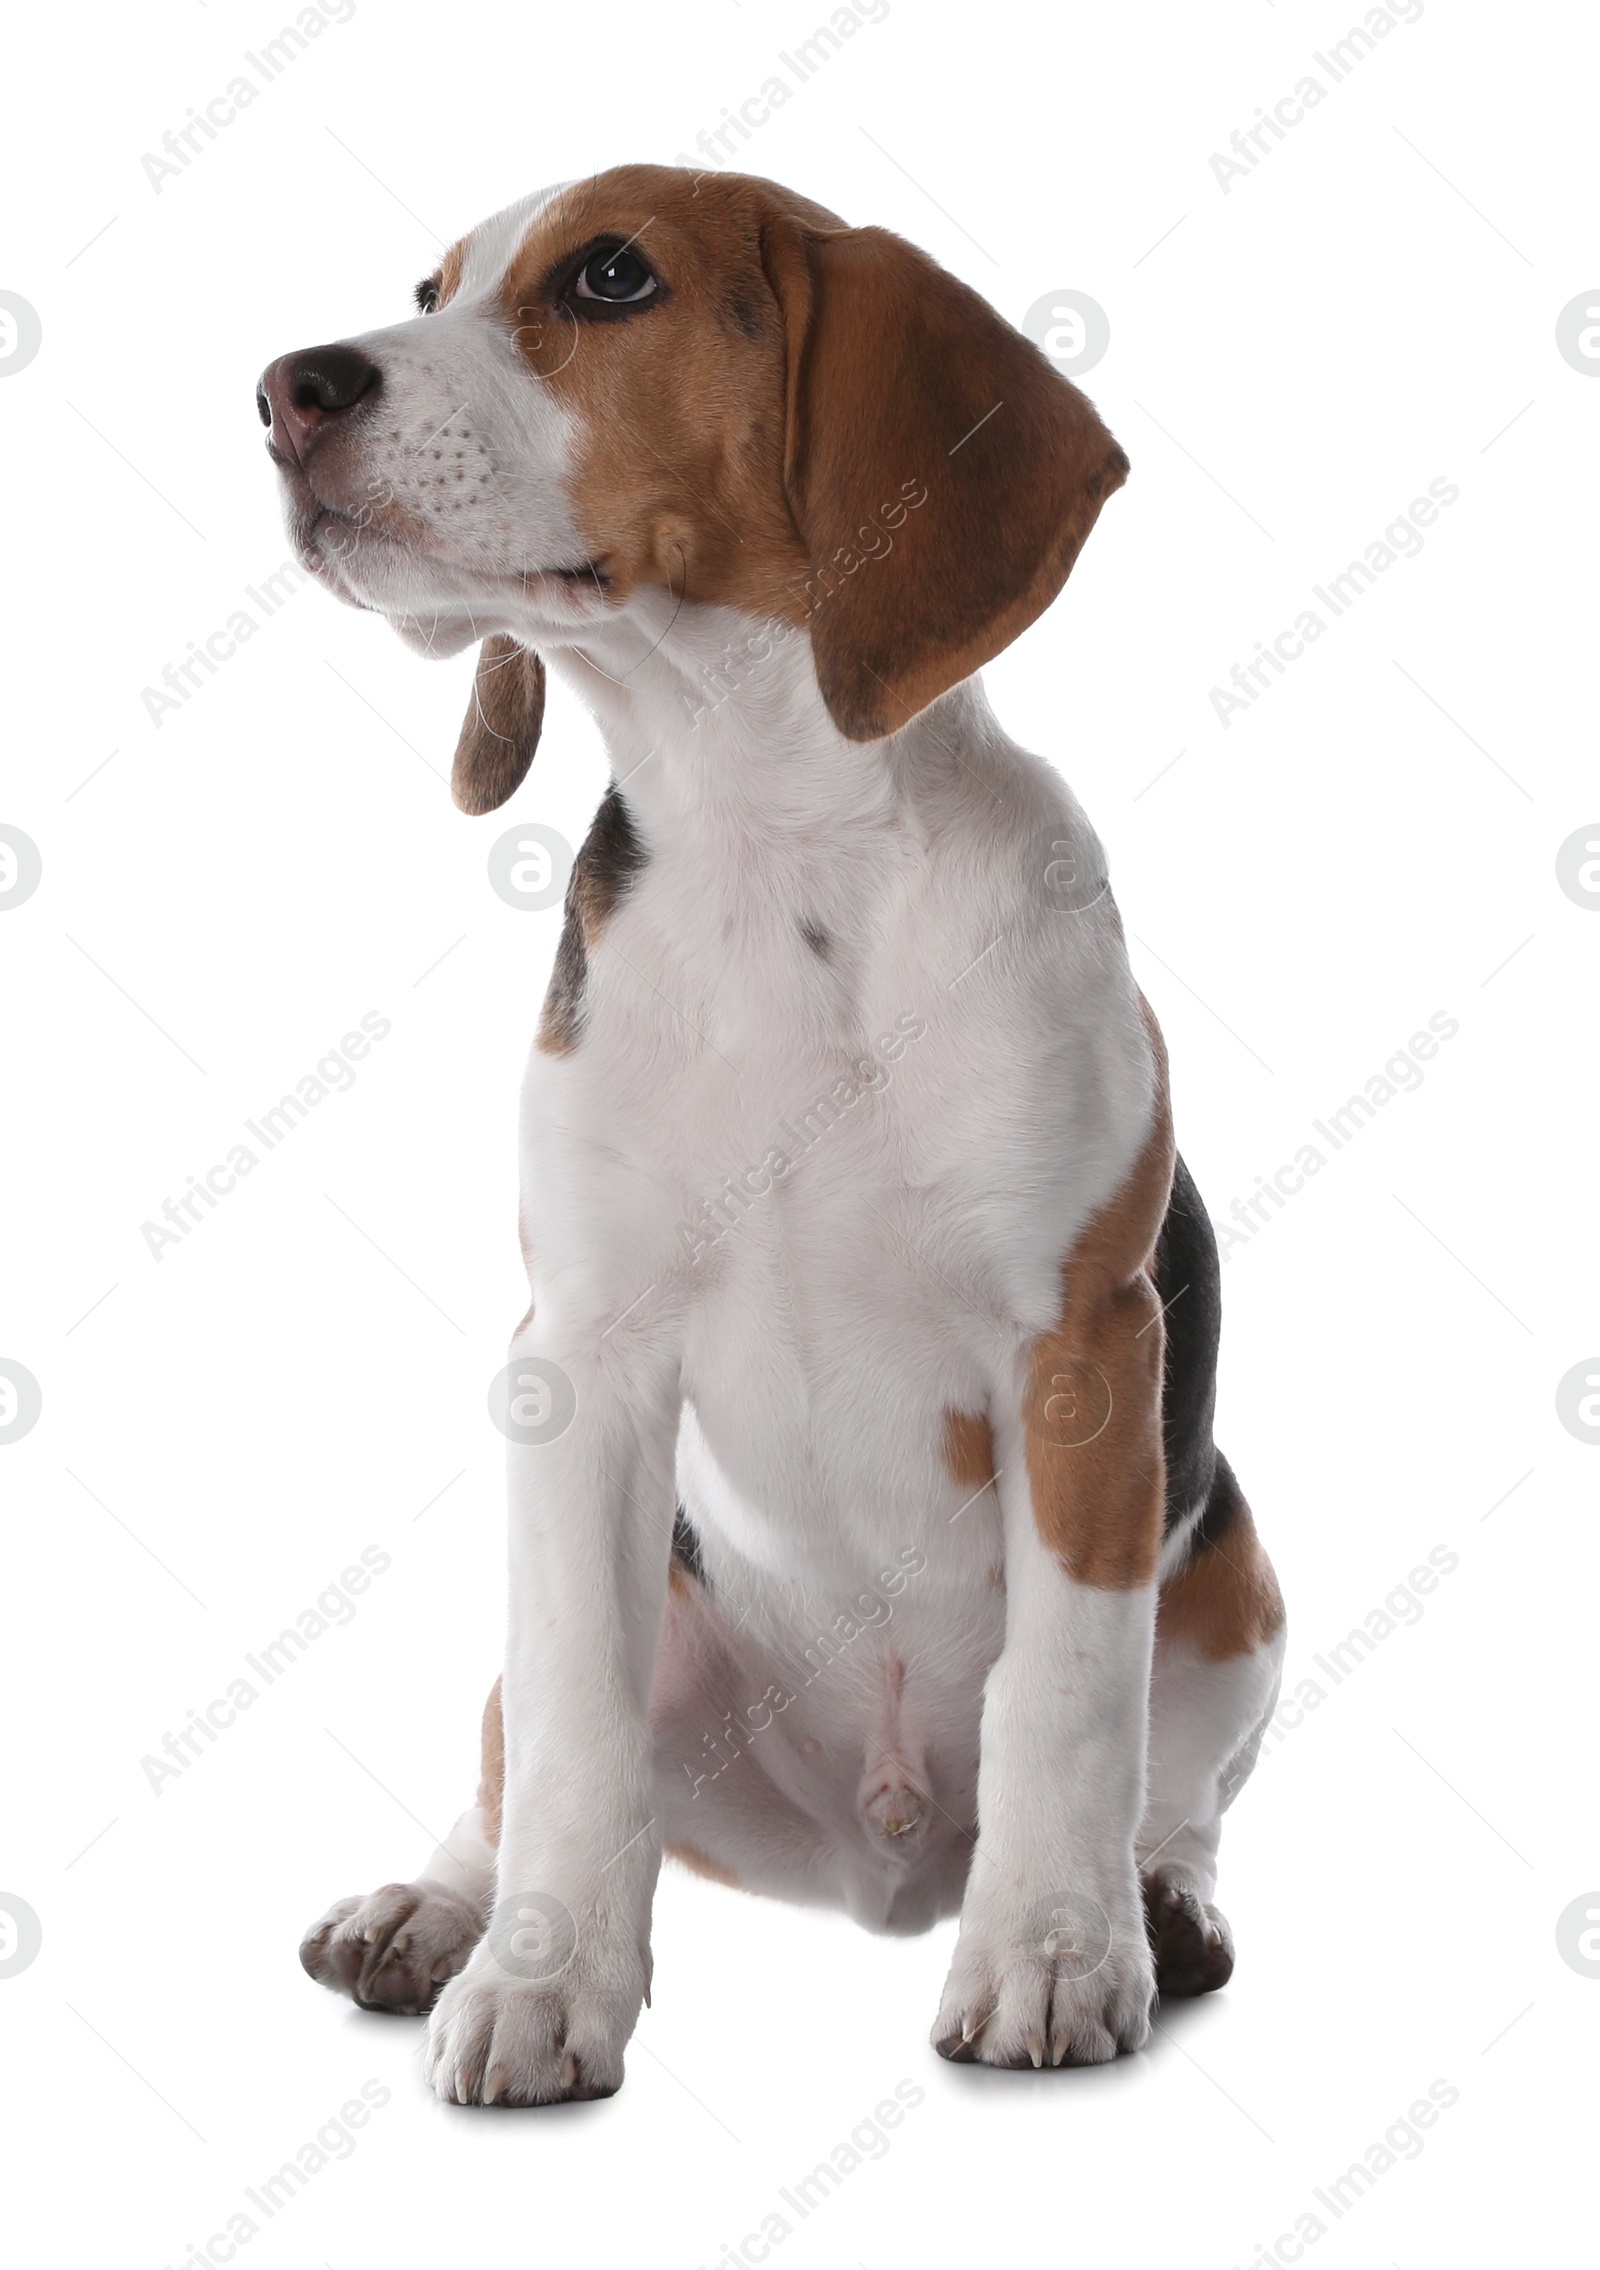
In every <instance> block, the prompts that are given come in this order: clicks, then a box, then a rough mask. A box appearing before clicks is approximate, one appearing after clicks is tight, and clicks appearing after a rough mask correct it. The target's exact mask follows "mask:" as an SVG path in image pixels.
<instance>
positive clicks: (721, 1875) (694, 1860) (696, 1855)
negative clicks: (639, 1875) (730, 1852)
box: [666, 1844, 744, 1892]
mask: <svg viewBox="0 0 1600 2270" xmlns="http://www.w3.org/2000/svg"><path fill="white" fill-rule="evenodd" d="M666 1853H667V1858H668V1859H669V1860H676V1861H677V1862H678V1864H679V1866H680V1867H683V1868H689V1869H692V1870H693V1871H694V1873H695V1875H697V1876H704V1877H706V1878H707V1879H708V1880H709V1881H710V1882H711V1883H713V1884H726V1885H727V1886H728V1889H729V1890H730V1891H734V1892H742V1891H743V1890H744V1886H743V1885H742V1884H741V1883H740V1881H739V1879H738V1877H737V1876H736V1875H735V1874H734V1872H733V1870H732V1869H731V1868H725V1867H724V1866H723V1864H722V1862H721V1861H720V1860H713V1859H712V1857H711V1855H710V1853H709V1852H702V1851H701V1850H700V1848H699V1846H698V1845H694V1844H669V1845H668V1846H667V1847H666Z"/></svg>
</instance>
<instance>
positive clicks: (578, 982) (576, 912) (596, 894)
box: [539, 787, 649, 1055]
mask: <svg viewBox="0 0 1600 2270" xmlns="http://www.w3.org/2000/svg"><path fill="white" fill-rule="evenodd" d="M648 860H649V854H648V852H647V851H646V850H645V847H644V845H643V844H642V843H641V842H640V840H639V838H638V836H637V835H636V834H635V833H634V826H633V821H632V819H631V817H630V816H629V812H628V807H627V805H626V804H625V803H624V802H623V799H622V795H621V792H620V791H619V790H618V789H617V788H615V787H612V788H608V789H607V790H606V792H605V794H604V796H603V797H602V798H601V799H600V807H599V810H598V811H597V812H596V813H595V816H594V820H593V823H592V824H591V826H590V829H589V833H588V834H587V835H586V836H585V837H584V839H583V849H582V850H581V851H580V852H579V853H578V856H577V858H576V859H575V860H574V861H573V862H572V873H571V876H570V877H569V878H568V882H567V896H566V901H565V905H566V919H565V921H564V922H563V923H562V926H561V943H560V945H559V946H557V948H556V958H555V961H554V963H553V964H552V966H551V970H550V987H549V991H548V992H547V993H546V994H545V997H544V1012H543V1015H542V1016H541V1017H540V1020H539V1039H540V1042H541V1044H542V1045H543V1046H544V1047H545V1048H547V1049H551V1050H553V1051H554V1052H555V1053H556V1054H557V1055H565V1054H566V1052H567V1051H568V1050H569V1049H573V1048H576V1047H577V1045H578V1040H579V1036H580V1035H581V1033H582V1031H583V992H584V986H585V984H586V983H587V981H588V976H589V945H590V943H591V942H592V941H593V940H595V939H597V938H598V937H599V935H600V933H601V931H602V930H603V929H604V927H605V923H606V918H607V916H608V915H609V914H610V913H611V911H612V909H613V908H614V907H615V906H616V904H617V902H618V900H619V899H621V898H622V897H623V896H624V895H625V894H626V893H627V892H628V891H629V890H631V889H632V887H633V879H634V877H635V875H637V874H638V872H639V870H640V868H641V867H643V866H645V865H646V864H647V863H648Z"/></svg>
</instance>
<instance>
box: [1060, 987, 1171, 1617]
mask: <svg viewBox="0 0 1600 2270" xmlns="http://www.w3.org/2000/svg"><path fill="white" fill-rule="evenodd" d="M1144 1014H1145V1022H1146V1026H1147V1029H1148V1031H1149V1034H1150V1041H1151V1047H1152V1050H1153V1053H1154V1058H1155V1068H1156V1080H1157V1088H1156V1099H1155V1109H1154V1114H1153V1117H1152V1120H1151V1125H1150V1131H1149V1133H1148V1135H1147V1136H1146V1138H1145V1142H1144V1146H1143V1148H1142V1150H1141V1151H1140V1153H1139V1157H1138V1159H1137V1160H1136V1161H1135V1164H1134V1167H1133V1171H1132V1173H1131V1174H1130V1175H1129V1176H1128V1179H1127V1181H1126V1182H1125V1183H1124V1184H1123V1185H1122V1188H1121V1189H1120V1190H1119V1191H1118V1192H1117V1193H1116V1195H1115V1196H1114V1197H1113V1198H1112V1199H1111V1200H1110V1202H1109V1203H1108V1204H1107V1205H1105V1206H1103V1207H1101V1209H1100V1211H1099V1212H1098V1213H1097V1214H1096V1215H1095V1216H1094V1217H1093V1219H1092V1220H1091V1221H1090V1222H1089V1223H1088V1225H1087V1227H1086V1228H1085V1229H1084V1231H1083V1232H1082V1234H1081V1236H1080V1237H1079V1238H1078V1240H1077V1243H1076V1244H1075V1245H1074V1246H1073V1248H1072V1251H1071V1252H1070V1253H1069V1254H1068V1255H1067V1258H1066V1262H1065V1264H1064V1267H1063V1271H1062V1278H1063V1297H1062V1310H1061V1318H1060V1321H1059V1323H1057V1324H1056V1325H1054V1326H1053V1327H1052V1329H1051V1330H1050V1331H1048V1332H1046V1333H1044V1334H1042V1335H1041V1337H1040V1339H1039V1341H1038V1343H1037V1345H1036V1347H1035V1350H1034V1356H1033V1365H1032V1378H1031V1381H1030V1384H1029V1389H1028V1394H1027V1398H1026V1402H1025V1405H1024V1411H1023V1417H1024V1421H1025V1428H1026V1441H1027V1459H1028V1475H1029V1480H1030V1482H1031V1484H1032V1491H1033V1514H1034V1520H1035V1521H1036V1522H1037V1524H1038V1528H1039V1534H1040V1536H1041V1537H1042V1538H1043V1539H1044V1541H1045V1543H1046V1544H1047V1545H1048V1546H1049V1547H1050V1549H1051V1551H1052V1552H1054V1553H1055V1554H1056V1555H1057V1556H1058V1557H1059V1559H1060V1561H1061V1564H1062V1566H1063V1567H1064V1568H1065V1569H1066V1570H1067V1573H1068V1574H1069V1575H1070V1576H1073V1577H1075V1578H1076V1579H1077V1580H1078V1582H1079V1583H1080V1584H1092V1585H1095V1586H1097V1587H1100V1588H1101V1589H1104V1590H1110V1591H1126V1590H1129V1589H1131V1588H1132V1587H1134V1586H1136V1585H1142V1584H1148V1583H1150V1581H1151V1579H1152V1578H1153V1577H1154V1575H1155V1570H1156V1562H1157V1560H1158V1558H1159V1555H1160V1551H1161V1531H1162V1522H1163V1517H1164V1513H1165V1492H1166V1477H1165V1463H1164V1459H1163V1456H1162V1448H1161V1371H1162V1357H1163V1353H1164V1340H1163V1335H1162V1328H1161V1302H1160V1300H1159V1298H1158V1296H1157V1293H1156V1289H1155V1286H1154V1284H1153V1283H1152V1281H1151V1273H1150V1272H1151V1261H1152V1257H1153V1255H1154V1252H1155V1245H1156V1239H1157V1238H1158V1236H1159V1235H1160V1232H1161V1224H1162V1221H1163V1218H1164V1217H1165V1214H1166V1210H1167V1201H1168V1197H1169V1195H1170V1193H1171V1189H1172V1170H1173V1160H1174V1158H1175V1155H1176V1153H1175V1149H1174V1145H1173V1139H1172V1114H1171V1109H1170V1106H1169V1103H1168V1097H1167V1060H1166V1049H1165V1047H1164V1045H1163V1043H1162V1039H1161V1034H1160V1030H1159V1028H1158V1027H1157V1025H1156V1022H1155V1019H1154V1018H1153V1017H1152V1016H1151V1015H1150V1012H1149V1010H1148V1009H1146V1010H1145V1012H1144ZM1091 1430H1093V1431H1091Z"/></svg>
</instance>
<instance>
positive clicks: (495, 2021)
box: [424, 1898, 649, 2105]
mask: <svg viewBox="0 0 1600 2270" xmlns="http://www.w3.org/2000/svg"><path fill="white" fill-rule="evenodd" d="M648 1983H649V1981H648V1976H647V1973H646V1968H645V1964H644V1963H643V1962H641V1961H639V1960H638V1959H630V1958H628V1957H626V1956H624V1955H622V1954H620V1953H615V1952H614V1951H613V1959H610V1960H607V1959H605V1958H604V1951H601V1953H600V1954H599V1955H598V1956H597V1955H596V1954H594V1953H591V1954H590V1955H589V1956H588V1958H587V1959H586V1958H585V1953H584V1951H583V1950H582V1949H581V1948H580V1946H579V1943H578V1934H577V1931H576V1929H575V1927H574V1926H573V1923H572V1919H571V1917H570V1915H569V1914H568V1912H567V1910H566V1909H565V1908H564V1907H562V1905H561V1903H560V1902H559V1901H558V1900H549V1899H545V1898H541V1899H539V1900H538V1901H537V1902H532V1901H528V1900H516V1901H502V1902H501V1904H500V1906H499V1907H498V1908H497V1909H496V1911H495V1915H494V1918H493V1919H492V1921H491V1923H490V1926H489V1929H488V1932H487V1933H486V1934H485V1936H484V1938H483V1940H482V1942H481V1944H480V1945H479V1947H478V1950H477V1952H476V1954H475V1955H474V1956H473V1958H472V1960H471V1962H470V1963H469V1964H468V1965H467V1967H466V1969H465V1970H464V1971H462V1972H461V1974H460V1976H459V1977H457V1978H454V1979H452V1980H451V1981H450V1983H449V1985H448V1986H447V1987H446V1988H445V1990H444V1992H443V1994H441V1995H440V1997H439V2001H438V2003H437V2005H436V2007H435V2009H434V2013H433V2017H432V2020H431V2022H430V2024H429V2027H428V2043H427V2051H426V2056H425V2060H424V2071H425V2073H426V2076H427V2079H428V2081H429V2083H430V2084H431V2086H432V2087H433V2089H434V2091H435V2092H436V2094H437V2095H439V2096H440V2097H442V2098H443V2099H444V2101H445V2103H446V2104H503V2105H538V2104H563V2103H566V2102H568V2101H571V2100H574V2099H587V2098H591V2097H611V2096H615V2095H616V2093H617V2091H618V2089H620V2088H621V2086H622V2052H623V2050H624V2048H625V2047H626V2045H627V2042H628V2039H629V2036H630V2035H631V2034H632V2032H633V2029H634V2026H635V2025H636V2024H637V2022H638V2017H639V2008H640V2005H641V2003H642V2002H643V2000H644V1996H645V1991H646V1988H647V1986H648Z"/></svg>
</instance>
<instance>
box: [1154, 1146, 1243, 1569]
mask: <svg viewBox="0 0 1600 2270" xmlns="http://www.w3.org/2000/svg"><path fill="white" fill-rule="evenodd" d="M1155 1284H1156V1292H1157V1294H1158V1295H1159V1297H1160V1300H1161V1305H1162V1308H1163V1310H1164V1311H1165V1316H1164V1323H1165V1327H1166V1336H1167V1352H1166V1366H1165V1371H1164V1375H1163V1380H1162V1396H1161V1433H1162V1440H1163V1444H1164V1446H1165V1449H1166V1459H1167V1518H1166V1526H1167V1530H1168V1532H1169V1533H1170V1531H1171V1530H1172V1529H1173V1528H1175V1527H1176V1526H1177V1524H1178V1523H1179V1522H1180V1521H1181V1520H1182V1519H1183V1518H1184V1516H1185V1515H1186V1514H1188V1513H1190V1512H1191V1511H1192V1510H1193V1508H1194V1507H1195V1506H1197V1505H1202V1504H1203V1505H1204V1506H1205V1508H1206V1512H1205V1516H1204V1520H1203V1523H1202V1533H1203V1534H1205V1535H1207V1536H1209V1535H1210V1534H1211V1532H1210V1530H1209V1528H1208V1527H1206V1526H1205V1525H1206V1524H1208V1523H1209V1522H1210V1521H1211V1519H1212V1509H1213V1506H1214V1505H1215V1507H1216V1516H1217V1519H1218V1521H1219V1522H1220V1523H1221V1528H1226V1526H1227V1522H1228V1521H1229V1520H1231V1518H1232V1510H1231V1507H1230V1506H1228V1505H1226V1503H1225V1502H1224V1501H1225V1499H1226V1492H1218V1491H1217V1489H1216V1488H1215V1485H1216V1483H1217V1482H1218V1480H1219V1468H1220V1470H1221V1473H1223V1474H1226V1475H1227V1479H1228V1482H1229V1483H1231V1484H1233V1494H1234V1496H1235V1497H1237V1494H1238V1485H1237V1484H1236V1483H1233V1476H1232V1473H1231V1472H1230V1471H1229V1470H1228V1468H1227V1465H1226V1462H1225V1461H1223V1460H1222V1459H1221V1458H1219V1455H1218V1452H1217V1447H1216V1444H1215V1443H1214V1442H1213V1441H1212V1439H1211V1422H1212V1419H1213V1417H1214V1415H1215V1412H1216V1407H1217V1343H1218V1341H1219V1339H1220V1338H1221V1334H1222V1264H1221V1262H1220V1261H1219V1259H1218V1257H1217V1240H1216V1234H1215V1232H1214V1231H1213V1229H1212V1227H1211V1217H1210V1215H1209V1214H1208V1213H1207V1212H1206V1210H1205V1207H1204V1206H1203V1205H1202V1204H1201V1201H1200V1193H1199V1191H1198V1190H1197V1189H1196V1188H1195V1184H1194V1177H1193V1175H1192V1174H1191V1173H1190V1172H1189V1169H1188V1168H1187V1167H1186V1166H1185V1165H1184V1163H1183V1160H1182V1159H1181V1158H1180V1159H1179V1160H1178V1162H1177V1165H1176V1168H1175V1169H1174V1172H1173V1177H1172V1196H1171V1198H1170V1199H1169V1201H1168V1203H1167V1215H1166V1220H1165V1221H1164V1222H1163V1223H1162V1225H1161V1235H1160V1237H1159V1238H1158V1239H1157V1241H1156V1259H1155ZM1217 1534H1219V1535H1220V1534H1221V1529H1220V1528H1219V1530H1218V1532H1217Z"/></svg>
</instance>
